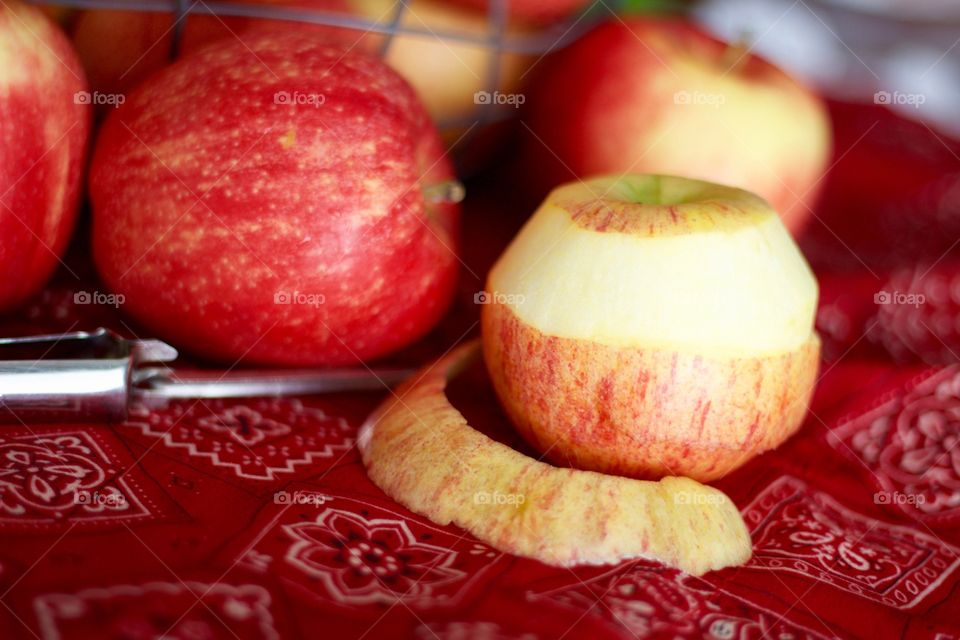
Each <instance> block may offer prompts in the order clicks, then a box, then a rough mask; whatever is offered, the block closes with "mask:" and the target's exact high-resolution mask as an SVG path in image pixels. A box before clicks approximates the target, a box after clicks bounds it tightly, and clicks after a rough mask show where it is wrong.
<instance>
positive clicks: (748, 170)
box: [523, 17, 830, 234]
mask: <svg viewBox="0 0 960 640" xmlns="http://www.w3.org/2000/svg"><path fill="white" fill-rule="evenodd" d="M532 75H534V76H535V77H534V79H533V80H532V82H531V86H530V87H529V89H528V91H527V93H528V100H527V106H528V107H529V110H528V112H527V114H526V117H525V120H524V121H525V123H526V124H527V126H528V127H529V131H526V130H525V133H526V134H527V135H525V142H524V145H523V146H524V149H523V155H524V160H523V163H524V164H525V166H527V167H530V168H531V170H530V171H529V172H528V174H529V175H530V176H531V179H532V180H535V181H536V183H537V184H538V185H539V187H540V188H541V191H540V194H538V195H542V194H543V193H544V192H546V191H547V190H548V189H549V188H552V187H554V186H557V185H559V184H561V183H564V182H568V181H570V180H572V179H574V178H575V177H584V176H590V175H598V174H613V173H624V172H634V173H658V174H668V175H682V176H687V177H690V178H696V179H700V180H708V181H710V182H719V183H721V184H726V185H730V186H734V187H739V188H741V189H746V190H748V191H751V192H753V193H757V194H759V195H760V196H762V197H764V198H766V200H767V201H768V202H770V204H772V205H773V208H774V209H776V210H777V212H779V213H780V215H781V217H782V218H783V220H784V223H785V224H786V225H787V228H788V229H789V230H790V231H791V232H792V233H794V234H796V233H797V232H798V231H799V230H801V229H802V228H803V226H804V224H805V223H806V221H807V220H808V219H809V218H810V216H811V211H810V207H811V206H812V204H813V202H814V199H815V198H816V196H817V194H818V191H819V188H818V186H819V182H820V179H821V178H822V176H823V173H824V171H825V169H826V165H827V162H828V160H829V154H830V129H829V121H828V118H827V113H826V110H825V108H824V105H823V104H822V101H821V100H820V99H819V98H818V97H817V96H816V95H814V94H813V93H811V92H810V91H809V90H807V89H806V88H804V87H803V86H801V85H800V84H798V83H797V82H796V81H795V80H793V79H792V78H791V77H789V76H788V75H786V74H785V73H784V72H783V71H781V70H780V69H778V68H776V67H774V66H773V65H771V64H769V63H767V62H766V61H764V60H762V59H761V58H758V57H756V56H754V55H751V54H749V53H748V52H746V51H744V50H743V49H742V48H740V47H737V46H732V45H727V44H726V43H723V42H720V41H718V40H715V39H714V38H712V37H710V36H708V35H707V34H705V33H703V32H702V31H700V30H699V29H698V28H696V27H695V26H693V25H692V24H689V23H687V22H685V21H682V20H679V19H653V18H640V17H635V18H631V19H626V20H622V21H621V20H610V21H608V22H606V23H604V24H602V25H601V26H600V27H598V28H597V29H595V30H594V31H592V32H591V33H589V34H587V35H586V36H585V37H583V38H582V39H580V40H578V41H577V42H574V43H573V44H572V45H570V46H569V47H567V48H566V49H563V50H562V51H559V52H558V53H556V54H555V55H553V56H550V57H549V58H548V59H545V60H544V61H543V62H542V63H540V64H539V65H538V66H537V67H536V68H535V72H534V73H533V74H532Z"/></svg>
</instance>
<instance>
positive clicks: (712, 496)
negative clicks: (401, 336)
mask: <svg viewBox="0 0 960 640" xmlns="http://www.w3.org/2000/svg"><path fill="white" fill-rule="evenodd" d="M479 354H480V349H479V341H473V342H471V343H469V344H466V345H463V346H461V347H459V348H457V349H456V350H454V351H452V352H451V353H449V354H448V355H446V356H444V357H443V358H441V359H440V360H439V361H437V362H435V363H434V364H432V365H430V366H428V367H427V368H426V369H424V370H422V371H421V372H420V373H418V374H417V375H415V376H414V377H413V378H412V379H411V380H410V381H409V382H407V383H406V384H405V385H403V386H402V387H400V388H399V389H398V390H397V392H396V394H395V395H393V396H391V397H390V398H389V399H388V400H386V401H385V402H384V404H383V405H381V406H380V407H379V408H378V409H377V410H376V411H375V412H374V413H373V414H372V415H371V416H370V417H369V418H368V419H367V421H366V422H365V423H364V425H363V426H362V427H361V429H360V435H359V438H358V446H359V449H360V452H361V455H362V458H363V462H364V465H365V466H366V468H367V473H368V474H369V476H370V478H371V480H373V482H374V483H375V484H376V485H377V486H379V487H380V488H381V489H382V490H383V491H384V492H385V493H386V494H387V495H389V496H391V497H392V498H393V499H394V500H396V501H397V502H399V503H400V504H402V505H404V506H405V507H407V508H408V509H410V510H412V511H414V512H416V513H419V514H421V515H424V516H426V517H427V518H429V519H430V520H432V521H433V522H435V523H437V524H439V525H442V526H446V525H448V524H450V523H454V524H456V525H457V526H459V527H462V528H463V529H466V530H467V531H469V532H470V533H471V534H473V535H474V536H475V537H476V538H478V539H479V540H481V541H483V542H485V543H487V544H490V545H491V546H493V547H494V548H496V549H499V550H501V551H503V552H506V553H512V554H515V555H518V556H525V557H528V558H534V559H536V560H540V561H541V562H544V563H546V564H549V565H553V566H559V567H569V566H573V565H580V564H589V565H602V564H613V563H617V562H620V561H623V560H628V559H635V558H646V559H652V560H657V561H660V562H662V563H664V564H666V565H669V566H671V567H676V568H679V569H681V570H683V571H685V572H687V573H689V574H692V575H701V574H703V573H706V572H708V571H711V570H715V569H721V568H723V567H729V566H735V565H740V564H743V563H745V562H746V561H747V560H749V559H750V556H751V541H750V534H749V532H748V531H747V528H746V525H745V524H744V522H743V518H742V517H741V515H740V512H739V511H738V510H737V508H736V506H735V505H734V504H733V502H732V501H731V500H730V499H729V498H728V497H727V496H726V495H725V494H724V493H723V492H721V491H719V490H717V489H714V488H712V487H708V486H705V485H702V484H700V483H699V482H696V481H694V480H691V479H689V478H684V477H665V478H663V479H661V480H659V481H656V482H654V481H646V480H635V479H631V478H625V477H620V476H612V475H606V474H602V473H596V472H593V471H581V470H577V469H568V468H559V467H554V466H552V465H549V464H547V463H544V462H540V461H539V460H535V459H533V458H530V457H529V456H526V455H524V454H522V453H520V452H518V451H516V450H514V449H512V448H511V447H508V446H506V445H504V444H501V443H499V442H496V441H494V440H493V439H491V438H489V437H488V436H486V435H485V434H483V433H481V432H479V431H477V430H476V429H474V428H473V427H471V426H470V425H469V424H467V421H466V419H465V418H464V417H463V415H462V414H461V413H460V412H459V411H458V410H457V409H456V408H454V407H453V405H452V404H451V403H450V401H449V399H448V398H447V396H446V393H445V389H446V386H447V383H448V381H449V380H450V379H452V378H453V377H454V376H456V375H457V374H458V373H459V372H460V371H462V370H463V369H464V368H466V367H467V366H469V365H470V364H471V363H472V362H473V361H474V360H475V358H477V357H479Z"/></svg>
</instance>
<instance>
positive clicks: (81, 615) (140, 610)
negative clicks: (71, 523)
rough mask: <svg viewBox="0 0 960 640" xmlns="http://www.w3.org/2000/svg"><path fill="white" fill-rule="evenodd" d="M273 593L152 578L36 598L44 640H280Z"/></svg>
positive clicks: (242, 586)
mask: <svg viewBox="0 0 960 640" xmlns="http://www.w3.org/2000/svg"><path fill="white" fill-rule="evenodd" d="M270 605H271V598H270V593H269V592H268V591H266V590H265V589H264V588H263V587H260V586H258V585H250V584H244V585H238V586H234V585H229V584H224V583H222V582H218V583H216V584H206V583H200V582H176V583H173V582H151V583H146V584H141V585H116V586H112V587H107V588H92V589H84V590H82V591H78V592H76V593H49V594H45V595H41V596H38V597H37V598H35V599H34V611H35V612H36V615H37V620H38V621H39V623H40V631H41V636H42V637H43V638H44V639H45V640H74V639H77V640H81V639H82V640H86V639H87V638H131V639H141V638H142V639H144V640H146V639H148V638H197V639H201V638H202V639H203V640H216V639H218V638H225V639H226V638H230V639H232V640H247V639H250V640H278V639H279V638H280V635H279V634H278V633H277V630H276V628H275V625H274V620H273V616H272V615H271V613H270Z"/></svg>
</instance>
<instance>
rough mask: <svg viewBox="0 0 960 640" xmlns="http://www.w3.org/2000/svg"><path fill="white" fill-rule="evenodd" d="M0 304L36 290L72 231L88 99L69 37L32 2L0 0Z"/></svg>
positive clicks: (87, 127)
mask: <svg viewBox="0 0 960 640" xmlns="http://www.w3.org/2000/svg"><path fill="white" fill-rule="evenodd" d="M0 65H2V68H3V73H2V74H0V139H2V140H3V145H2V148H0V271H2V273H3V280H2V282H0V310H7V309H10V308H11V307H13V306H16V305H17V304H18V303H20V302H22V301H23V300H24V299H25V298H27V297H28V296H30V295H32V294H34V293H36V292H37V291H39V290H40V289H41V288H42V287H43V285H44V284H45V283H46V281H47V279H48V278H49V277H50V275H51V273H52V272H53V270H54V269H55V268H56V266H57V264H58V259H59V256H60V255H62V253H63V251H64V249H65V247H66V245H67V242H68V241H69V238H70V234H71V232H72V231H73V227H74V221H75V219H76V215H77V207H78V202H79V198H80V186H81V180H82V172H83V168H84V162H85V156H86V148H87V137H88V135H89V130H90V106H89V104H86V103H84V102H83V101H82V100H78V99H76V95H77V93H78V92H82V91H85V90H86V81H85V80H84V76H83V70H82V68H81V67H80V64H79V62H78V61H77V58H76V55H75V54H74V53H73V50H72V49H71V47H70V43H69V42H68V41H67V39H66V38H65V37H64V36H63V35H62V33H61V32H60V30H59V29H58V28H57V27H56V26H54V24H53V23H52V22H51V21H50V20H49V19H48V18H47V17H46V16H44V15H43V14H42V13H41V12H40V11H39V10H37V9H36V8H34V7H32V6H29V5H25V4H22V3H20V2H18V1H15V2H11V3H5V4H3V5H2V6H0Z"/></svg>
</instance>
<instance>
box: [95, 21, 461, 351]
mask: <svg viewBox="0 0 960 640" xmlns="http://www.w3.org/2000/svg"><path fill="white" fill-rule="evenodd" d="M443 154H444V152H443V146H442V143H441V142H440V138H439V136H438V134H437V132H436V129H435V128H434V126H433V124H432V123H431V122H430V119H429V117H428V116H427V113H426V111H425V110H424V108H423V106H422V105H421V104H420V102H419V100H418V99H417V97H416V94H415V93H414V91H413V90H412V89H411V88H410V87H409V85H407V84H406V83H405V82H404V81H403V79H402V78H400V77H399V76H398V75H397V74H396V73H395V72H393V71H392V70H390V69H389V68H388V67H387V66H386V65H384V64H383V63H382V62H381V61H380V60H378V59H376V58H374V57H371V56H367V55H361V54H344V53H343V51H342V50H341V48H338V47H328V46H325V45H323V44H320V43H318V42H317V39H316V37H315V34H314V32H313V31H311V30H309V29H303V30H299V31H298V30H296V29H286V30H284V31H283V32H282V33H281V32H277V31H275V30H268V31H265V32H261V33H257V32H254V31H251V32H249V33H247V34H246V35H245V36H244V39H243V42H240V41H238V40H234V39H230V40H223V41H220V42H218V43H215V44H213V45H211V46H210V47H209V48H206V49H204V50H202V51H200V52H198V53H196V54H193V55H191V56H187V57H185V58H184V59H182V60H181V61H179V62H178V63H176V64H174V65H172V66H171V67H168V68H167V69H164V70H162V71H161V72H159V73H158V74H156V75H155V76H153V77H152V78H150V79H149V80H147V81H146V82H145V83H144V84H142V85H141V86H140V87H138V88H137V89H136V90H135V91H134V92H133V93H132V94H130V96H129V97H128V100H127V101H126V102H125V103H124V104H123V105H122V106H121V107H120V108H119V109H117V110H116V111H114V112H112V113H111V114H110V116H109V117H108V119H107V121H106V123H105V125H104V127H103V129H102V131H101V133H100V137H99V139H98V141H97V145H96V149H95V152H94V158H93V162H92V166H91V170H90V196H91V201H92V205H93V249H94V258H95V261H96V265H97V267H98V270H99V272H100V274H101V276H102V277H103V279H104V281H105V282H106V284H107V285H108V286H109V287H110V288H111V289H112V290H113V291H116V292H118V293H123V294H124V295H125V296H126V302H125V305H124V310H125V311H127V312H128V313H130V314H132V315H133V316H134V317H136V318H137V319H138V320H139V321H140V322H142V323H143V324H144V325H145V326H147V327H149V328H150V329H152V330H153V331H155V332H156V333H157V334H159V335H160V336H162V337H165V338H167V339H168V340H169V341H170V342H172V343H174V344H176V345H178V346H182V347H184V348H187V349H190V350H192V351H194V352H195V353H198V354H201V355H205V356H208V357H211V358H215V359H218V360H224V361H234V360H236V359H239V358H241V357H243V358H244V359H245V360H247V361H250V362H259V363H267V364H289V365H300V364H315V365H316V364H320V365H326V364H329V365H334V364H341V363H347V362H355V361H356V360H357V359H368V358H375V357H377V356H380V355H383V354H386V353H388V352H390V351H392V350H394V349H396V348H398V347H400V346H403V345H405V344H407V343H409V342H411V341H412V340H414V339H415V338H417V337H419V336H421V335H423V334H424V333H425V332H426V331H428V330H429V329H430V328H431V326H432V325H433V324H434V323H435V322H436V321H437V320H438V319H439V318H440V317H441V315H442V313H443V312H444V310H445V308H446V306H447V304H448V302H449V301H450V299H451V296H452V294H453V289H454V285H455V280H456V276H457V271H458V262H457V258H456V250H457V218H458V210H459V209H458V207H457V206H456V205H455V204H451V203H450V202H449V201H444V200H443V197H442V196H443V193H444V192H445V188H446V187H448V186H449V185H451V184H456V183H452V182H451V181H452V180H453V174H452V170H451V167H450V164H449V162H448V161H447V160H446V158H445V156H444V155H443Z"/></svg>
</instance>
